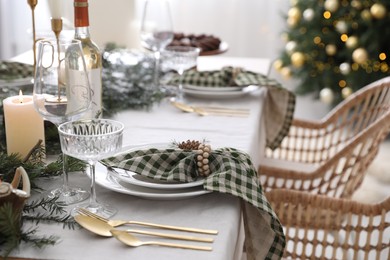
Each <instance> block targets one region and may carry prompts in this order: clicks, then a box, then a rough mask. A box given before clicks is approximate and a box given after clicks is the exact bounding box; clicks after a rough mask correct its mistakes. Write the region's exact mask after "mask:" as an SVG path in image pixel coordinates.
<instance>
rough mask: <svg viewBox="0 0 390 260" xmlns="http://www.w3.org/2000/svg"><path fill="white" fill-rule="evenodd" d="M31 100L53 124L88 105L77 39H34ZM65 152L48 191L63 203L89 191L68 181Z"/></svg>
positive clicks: (88, 92) (79, 198) (76, 115)
mask: <svg viewBox="0 0 390 260" xmlns="http://www.w3.org/2000/svg"><path fill="white" fill-rule="evenodd" d="M37 50H38V53H37V64H36V69H35V77H34V90H33V102H34V107H35V109H36V110H37V111H38V113H39V114H40V115H41V116H42V117H43V118H44V119H45V120H48V121H50V122H52V123H53V124H55V125H56V126H57V127H58V126H59V124H61V123H63V122H66V121H70V120H76V119H78V118H79V117H81V116H82V115H83V114H84V113H85V112H87V111H88V110H89V108H90V104H91V89H90V85H89V80H88V76H87V72H86V65H85V61H84V55H83V51H82V48H81V42H80V41H79V40H72V39H62V38H59V39H58V40H57V39H44V40H40V41H38V42H37ZM67 166H68V164H67V156H65V154H63V178H64V180H63V185H62V187H59V188H56V189H54V190H51V191H48V194H47V195H48V196H49V197H51V198H52V197H55V196H57V197H58V201H60V202H63V203H64V204H66V205H70V204H73V203H77V202H80V201H83V200H85V199H87V198H88V196H89V193H88V192H87V191H85V190H83V189H81V188H78V187H77V188H76V187H70V186H69V184H68V173H67Z"/></svg>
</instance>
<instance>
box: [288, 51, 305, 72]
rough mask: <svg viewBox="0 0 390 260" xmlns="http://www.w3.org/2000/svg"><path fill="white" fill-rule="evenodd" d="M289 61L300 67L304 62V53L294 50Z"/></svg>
mask: <svg viewBox="0 0 390 260" xmlns="http://www.w3.org/2000/svg"><path fill="white" fill-rule="evenodd" d="M291 63H292V65H293V66H294V67H296V68H300V67H302V66H303V64H304V63H305V55H304V54H303V53H302V52H294V53H293V54H291Z"/></svg>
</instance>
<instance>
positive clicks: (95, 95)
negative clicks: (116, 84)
mask: <svg viewBox="0 0 390 260" xmlns="http://www.w3.org/2000/svg"><path fill="white" fill-rule="evenodd" d="M74 26H75V36H74V38H75V39H78V40H80V41H81V45H82V48H83V53H84V59H85V63H86V66H87V72H88V78H89V82H90V86H91V90H92V93H91V96H92V102H91V109H90V111H89V112H87V113H86V114H85V115H84V116H83V118H100V117H102V55H101V52H100V50H99V47H98V46H97V45H96V44H95V43H94V42H93V41H92V40H91V36H90V33H89V15H88V0H74Z"/></svg>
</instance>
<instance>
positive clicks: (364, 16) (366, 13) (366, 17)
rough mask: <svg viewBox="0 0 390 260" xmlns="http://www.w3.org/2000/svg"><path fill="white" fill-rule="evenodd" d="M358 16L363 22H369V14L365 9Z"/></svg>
mask: <svg viewBox="0 0 390 260" xmlns="http://www.w3.org/2000/svg"><path fill="white" fill-rule="evenodd" d="M360 16H361V17H362V19H363V20H365V21H370V20H371V18H372V15H371V12H370V11H369V10H367V9H364V10H363V11H362V12H361V13H360Z"/></svg>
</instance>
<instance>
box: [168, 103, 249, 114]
mask: <svg viewBox="0 0 390 260" xmlns="http://www.w3.org/2000/svg"><path fill="white" fill-rule="evenodd" d="M171 104H172V105H173V106H174V107H176V108H178V109H180V110H181V111H183V112H187V113H196V114H198V115H201V116H234V117H248V116H249V109H243V108H227V107H213V106H192V105H188V104H185V103H182V102H178V101H171Z"/></svg>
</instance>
